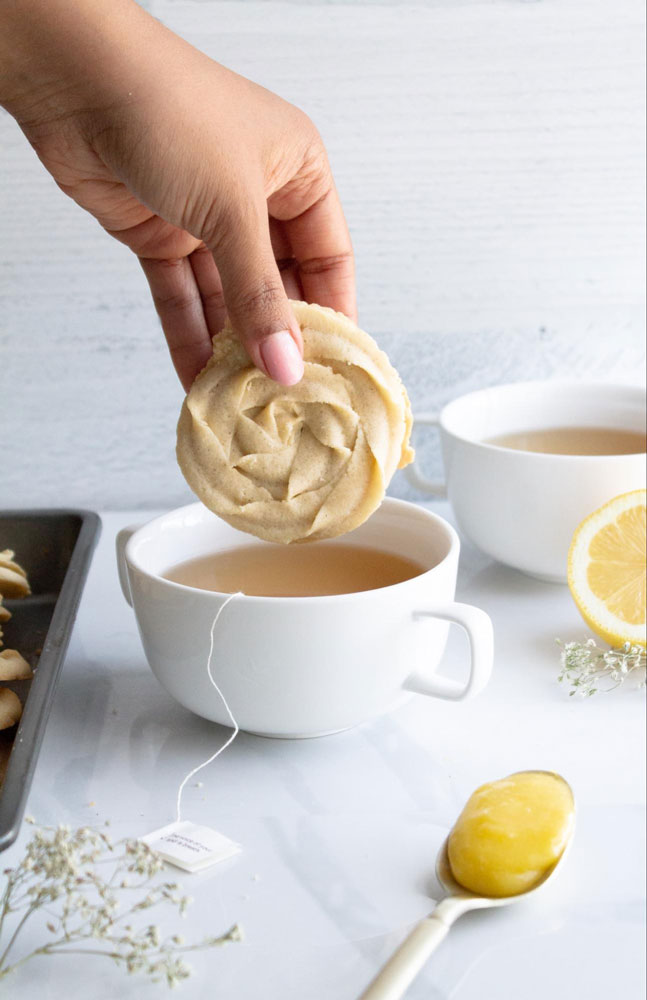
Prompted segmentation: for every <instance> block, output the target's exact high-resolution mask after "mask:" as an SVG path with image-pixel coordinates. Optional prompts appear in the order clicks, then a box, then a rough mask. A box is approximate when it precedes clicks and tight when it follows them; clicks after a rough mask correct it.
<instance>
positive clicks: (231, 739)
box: [176, 590, 244, 823]
mask: <svg viewBox="0 0 647 1000" xmlns="http://www.w3.org/2000/svg"><path fill="white" fill-rule="evenodd" d="M243 596H244V595H243V593H242V591H240V590H239V591H237V592H236V593H235V594H230V595H229V597H228V598H227V599H226V600H225V601H223V603H222V604H221V605H220V607H219V608H218V612H217V614H216V617H215V618H214V620H213V622H212V623H211V633H210V643H209V657H208V659H207V675H208V677H209V680H210V682H211V684H212V685H213V687H214V688H215V689H216V691H217V692H218V694H219V695H220V697H221V699H222V703H223V705H224V706H225V708H226V710H227V715H228V716H229V718H230V719H231V724H232V726H233V727H234V731H233V733H232V734H231V736H229V737H228V738H227V739H226V740H225V742H224V743H223V744H222V746H220V747H218V749H217V750H216V752H215V753H213V754H211V756H210V757H209V758H208V759H207V760H205V761H203V762H202V764H198V766H197V767H194V768H193V769H192V770H191V771H189V773H188V774H187V776H186V777H185V778H184V780H183V781H182V783H181V784H180V787H179V788H178V792H177V816H176V822H177V823H179V822H180V820H181V817H182V792H183V791H184V788H185V785H186V783H187V782H188V781H190V780H191V778H192V777H193V776H194V775H195V774H197V773H198V771H201V770H202V768H203V767H207V766H208V765H209V764H211V763H212V762H213V761H214V760H215V759H216V757H219V756H220V754H221V753H222V752H223V751H224V750H226V749H227V747H228V746H231V744H232V743H233V742H234V740H235V739H236V737H237V736H238V733H239V732H240V730H239V726H238V723H237V722H236V720H235V718H234V716H233V713H232V711H231V709H230V707H229V704H228V702H227V699H226V698H225V696H224V694H223V693H222V691H221V690H220V688H219V687H218V685H217V684H216V681H215V679H214V676H213V674H212V673H211V660H212V658H213V646H214V634H215V631H216V626H217V624H218V622H219V620H220V616H221V614H222V613H223V611H224V610H225V608H226V607H227V605H228V604H229V603H230V602H231V601H233V600H234V599H235V598H236V597H243Z"/></svg>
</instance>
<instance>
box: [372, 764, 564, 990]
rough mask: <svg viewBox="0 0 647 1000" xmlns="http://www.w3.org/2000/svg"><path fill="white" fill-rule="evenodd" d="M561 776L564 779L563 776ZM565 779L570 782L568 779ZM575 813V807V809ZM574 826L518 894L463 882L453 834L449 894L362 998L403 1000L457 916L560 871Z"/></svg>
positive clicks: (440, 861)
mask: <svg viewBox="0 0 647 1000" xmlns="http://www.w3.org/2000/svg"><path fill="white" fill-rule="evenodd" d="M551 773H552V772H551ZM560 777H561V776H560ZM561 780H562V781H564V779H563V778H562V779H561ZM564 783H565V784H567V782H564ZM569 790H570V786H569ZM571 795H572V790H571ZM574 815H575V811H573V816H574ZM574 828H575V824H574V822H572V823H571V827H570V830H569V834H568V839H567V841H566V843H565V845H564V849H563V851H562V853H561V854H560V856H559V857H558V859H557V861H556V862H555V864H554V865H553V866H552V867H551V868H549V869H548V871H547V872H546V874H545V875H544V876H543V878H542V879H541V880H540V881H539V882H537V883H536V885H534V886H533V887H532V889H528V891H527V892H520V893H519V894H518V895H516V896H500V897H495V896H477V895H476V893H474V892H470V891H469V889H464V888H463V886H462V885H459V884H458V882H457V881H456V879H455V878H454V876H453V875H452V870H451V868H450V866H449V858H448V856H447V841H448V840H449V838H447V840H445V842H444V843H443V846H442V847H441V849H440V851H439V852H438V858H437V859H436V878H437V879H438V881H439V882H440V884H441V886H442V887H443V889H445V891H446V892H447V896H445V898H444V899H441V900H440V902H439V903H438V904H437V905H436V906H435V908H434V909H433V910H432V912H431V913H430V914H429V916H428V917H425V918H424V919H423V920H421V921H420V923H419V924H416V926H415V927H414V929H413V930H412V931H411V933H410V934H409V936H408V937H406V938H405V940H404V941H403V942H402V944H401V945H400V947H399V948H398V950H397V951H396V952H394V954H393V955H392V956H391V958H390V959H389V960H388V962H387V963H386V965H384V966H382V968H381V969H380V971H379V972H378V974H377V976H376V977H375V979H373V981H372V982H371V983H370V985H369V986H368V987H367V989H366V990H364V992H363V993H362V995H361V997H360V998H359V1000H400V998H401V997H403V996H404V994H405V992H406V990H407V989H408V987H409V986H410V985H411V983H412V982H413V980H414V979H415V978H416V976H417V975H418V973H419V972H420V970H421V969H422V967H423V965H424V964H425V962H426V961H427V959H428V958H429V956H430V955H431V953H432V952H433V951H435V950H436V948H437V947H438V945H439V944H440V942H441V941H442V940H443V939H444V938H445V937H446V936H447V934H448V932H449V928H450V927H451V926H452V924H453V923H454V921H455V920H458V918H459V917H462V916H463V914H464V913H467V912H468V910H486V909H489V907H491V906H492V907H493V906H508V905H509V904H510V903H517V902H519V901H520V900H522V899H528V897H529V896H532V894H533V893H535V892H537V890H538V889H541V888H543V886H545V885H546V883H547V882H549V881H550V879H552V878H553V876H554V875H555V874H556V872H557V869H558V868H559V866H560V864H561V863H562V861H563V860H564V858H565V857H566V854H567V853H568V849H569V847H570V845H571V843H572V840H573V831H574Z"/></svg>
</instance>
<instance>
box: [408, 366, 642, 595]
mask: <svg viewBox="0 0 647 1000" xmlns="http://www.w3.org/2000/svg"><path fill="white" fill-rule="evenodd" d="M416 424H418V425H420V424H433V425H437V426H438V427H439V428H440V438H441V444H442V451H443V461H444V466H445V474H446V478H447V485H446V486H445V484H444V483H442V482H432V481H430V480H428V479H426V478H425V477H424V476H423V475H422V474H421V473H420V471H419V469H418V467H417V466H416V465H413V466H409V469H408V470H407V472H408V474H409V480H410V481H411V482H412V483H413V485H414V486H416V487H417V488H418V489H420V490H422V492H424V493H426V494H428V495H432V496H446V495H448V496H449V499H450V501H451V504H452V507H453V509H454V513H455V514H456V520H457V522H458V525H459V527H460V529H461V530H462V531H464V533H465V534H466V535H467V537H468V538H470V539H471V540H472V541H473V542H474V543H475V544H476V545H478V547H479V548H480V549H482V551H483V552H486V553H487V554H488V555H490V556H493V557H494V558H495V559H498V560H499V561H500V562H502V563H506V564H507V565H508V566H514V567H516V568H517V569H520V570H523V571H524V572H525V573H530V574H531V575H533V576H538V577H540V578H541V579H544V580H549V581H553V582H558V583H563V582H565V580H566V570H567V557H568V549H569V546H570V543H571V539H572V537H573V532H574V531H575V528H576V527H577V526H578V524H579V523H580V522H581V521H582V520H583V519H584V518H585V517H587V516H588V515H589V514H591V513H592V512H593V511H594V510H596V509H597V508H598V507H600V506H602V504H604V503H606V502H607V501H608V500H612V499H613V497H615V496H618V495H619V494H620V493H627V492H629V491H630V490H637V489H642V488H644V486H645V455H644V454H641V455H608V456H606V455H551V454H544V453H539V452H532V451H518V450H516V449H512V448H506V447H500V446H498V445H493V444H488V443H486V442H487V440H488V439H490V438H495V437H499V436H500V435H504V434H512V433H516V432H525V431H531V430H544V429H549V428H552V427H605V428H612V429H619V430H628V431H638V432H640V433H642V434H644V433H645V390H644V389H642V388H638V387H634V386H626V385H608V384H605V383H601V384H595V383H582V382H566V381H550V382H549V381H546V382H517V383H514V384H511V385H499V386H494V387H493V388H490V389H482V390H479V391H477V392H471V393H469V394H468V395H466V396H461V397H459V398H458V399H455V400H454V401H453V402H451V403H449V404H448V405H447V406H445V407H444V409H443V410H442V412H441V413H440V416H435V415H431V414H426V413H421V414H418V415H417V416H416Z"/></svg>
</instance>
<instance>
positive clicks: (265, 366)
mask: <svg viewBox="0 0 647 1000" xmlns="http://www.w3.org/2000/svg"><path fill="white" fill-rule="evenodd" d="M3 34H4V38H5V46H6V48H5V50H4V51H3V48H2V42H0V64H4V65H5V67H6V66H7V64H9V69H8V70H7V69H5V71H4V75H3V74H2V73H0V103H2V104H4V106H5V107H6V108H7V109H8V110H9V111H10V113H12V114H13V115H14V117H16V119H17V121H18V123H19V124H20V126H21V128H22V129H23V131H24V132H25V134H26V136H27V138H28V139H29V141H30V142H31V143H32V145H33V146H34V148H35V150H36V152H37V153H38V155H39V157H40V159H41V160H42V162H43V163H44V165H45V166H46V167H47V169H48V170H49V172H50V173H51V174H52V176H53V177H54V179H55V180H56V182H57V184H58V185H59V187H61V188H62V190H63V191H64V192H65V193H66V194H68V195H69V196H70V197H71V198H73V199H74V200H75V201H76V202H77V203H78V204H79V205H81V206H82V207H83V208H85V209H87V211H89V212H91V213H92V215H94V216H95V218H96V219H97V220H98V221H99V222H100V223H101V225H102V226H103V227H104V229H106V231H107V232H108V233H110V234H111V235H112V236H114V237H115V238H116V239H118V240H120V241H121V242H122V243H125V244H126V245H127V246H129V247H130V248H131V250H133V251H134V252H135V253H136V254H137V256H138V257H139V259H140V262H141V264H142V267H143V269H144V272H145V274H146V277H147V279H148V283H149V285H150V288H151V292H152V295H153V299H154V302H155V306H156V308H157V311H158V313H159V316H160V319H161V322H162V327H163V329H164V333H165V335H166V339H167V342H168V346H169V349H170V352H171V356H172V358H173V363H174V364H175V367H176V370H177V373H178V375H179V377H180V380H181V382H182V384H183V386H184V388H185V389H186V390H188V388H189V386H190V385H191V383H192V381H193V379H194V378H195V376H196V374H197V373H198V372H199V371H200V370H201V368H202V367H203V366H204V364H205V363H206V361H207V360H208V358H209V357H210V355H211V337H212V336H213V335H214V334H216V333H217V332H218V331H219V330H220V329H221V328H222V326H223V325H224V322H225V316H226V314H227V313H228V315H229V318H230V320H231V322H232V325H233V327H234V329H235V331H236V332H237V333H238V335H239V336H240V338H241V340H242V341H243V343H244V344H245V347H246V349H247V351H248V353H249V355H250V357H251V359H252V361H253V362H254V364H256V365H257V366H258V367H259V368H260V369H261V370H263V371H264V372H265V373H266V374H268V375H269V376H271V377H272V378H274V379H276V380H277V381H279V382H281V383H283V384H285V385H292V384H293V383H295V382H298V381H299V379H300V378H301V376H302V374H303V361H302V351H303V345H302V341H301V334H300V331H299V327H298V325H297V323H296V320H295V318H294V316H293V314H292V310H291V308H290V305H289V302H288V296H290V297H291V298H297V299H305V300H307V301H310V302H318V303H319V304H320V305H327V306H331V307H332V308H334V309H338V310H339V311H341V312H344V313H346V314H347V315H348V316H350V317H351V318H353V319H354V318H355V316H356V306H355V279H354V261H353V253H352V248H351V243H350V237H349V234H348V229H347V226H346V223H345V220H344V216H343V213H342V209H341V205H340V203H339V198H338V196H337V192H336V190H335V186H334V182H333V179H332V175H331V172H330V167H329V164H328V160H327V156H326V152H325V149H324V146H323V143H322V141H321V138H320V136H319V134H318V132H317V131H316V129H315V127H314V125H313V124H312V122H311V121H310V119H309V118H308V117H307V116H306V115H305V114H303V113H302V112H301V111H299V110H298V109H297V108H295V107H294V106H292V105H290V104H288V103H287V102H285V101H283V100H282V99H281V98H279V97H277V96H276V95H275V94H272V93H270V92H269V91H267V90H264V89H263V88H262V87H259V86H257V85H256V84H254V83H252V82H250V81H249V80H246V79H244V78H243V77H240V76H238V75H237V74H235V73H233V72H231V71H230V70H228V69H226V68H224V67H223V66H221V65H219V64H218V63H216V62H214V61H213V60H211V59H209V58H208V57H207V56H205V55H204V54H203V53H201V52H199V51H198V50H196V49H194V48H193V47H192V46H191V45H189V44H188V43H186V42H184V41H183V40H182V39H180V38H179V37H178V36H176V35H174V34H173V33H172V32H170V31H168V30H167V29H166V28H165V27H164V26H163V25H161V24H160V23H159V22H157V21H156V20H155V19H154V18H152V17H151V16H150V15H148V14H147V13H146V12H145V11H143V10H142V9H141V8H140V7H138V6H137V4H135V3H134V2H132V0H114V2H111V3H110V4H108V5H106V4H105V2H104V0H79V2H75V3H74V4H69V0H21V3H20V4H10V5H9V9H6V8H2V9H1V10H0V36H2V35H3Z"/></svg>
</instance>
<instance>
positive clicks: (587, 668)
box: [556, 639, 647, 697]
mask: <svg viewBox="0 0 647 1000" xmlns="http://www.w3.org/2000/svg"><path fill="white" fill-rule="evenodd" d="M556 642H557V644H558V645H559V646H560V647H561V650H562V652H561V657H560V660H561V665H562V669H561V672H560V674H559V677H558V678H557V679H558V681H561V682H564V681H565V682H566V683H567V684H569V685H570V688H571V690H570V691H569V695H570V696H571V697H572V696H573V695H576V694H578V695H581V696H582V697H588V696H590V695H592V694H597V692H598V691H613V689H614V688H617V687H619V686H620V684H622V683H623V682H624V681H625V680H626V679H627V678H628V677H632V678H633V679H635V680H636V681H637V686H638V687H644V686H645V665H646V662H647V661H646V658H645V650H644V649H643V647H642V646H633V645H632V644H631V643H630V642H625V644H624V646H620V647H619V648H618V649H602V648H601V647H600V646H598V645H597V643H596V642H595V639H587V640H586V641H585V642H562V640H561V639H556Z"/></svg>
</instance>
